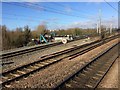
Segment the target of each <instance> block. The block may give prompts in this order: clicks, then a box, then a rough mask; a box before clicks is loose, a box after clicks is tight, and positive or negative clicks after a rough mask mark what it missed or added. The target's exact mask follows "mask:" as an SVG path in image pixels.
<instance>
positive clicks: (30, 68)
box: [1, 36, 116, 87]
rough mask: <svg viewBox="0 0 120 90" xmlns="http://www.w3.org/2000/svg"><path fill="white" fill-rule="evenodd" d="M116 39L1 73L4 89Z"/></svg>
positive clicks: (90, 44)
mask: <svg viewBox="0 0 120 90" xmlns="http://www.w3.org/2000/svg"><path fill="white" fill-rule="evenodd" d="M115 38H116V36H115V37H111V38H107V39H106V40H104V42H103V41H95V42H92V43H89V44H85V45H82V46H76V47H73V48H70V49H67V50H64V51H60V52H57V53H53V54H50V55H46V56H43V57H41V58H40V59H39V60H38V61H36V62H33V63H30V64H27V65H23V66H20V67H17V68H15V69H13V70H10V71H7V72H3V73H1V74H2V81H1V84H2V85H3V86H4V87H7V86H8V85H9V84H10V83H11V82H13V81H15V80H19V79H20V78H22V77H27V76H28V75H30V74H33V73H34V72H36V71H39V70H41V69H43V68H46V67H47V66H50V65H52V64H54V63H57V62H59V61H61V60H63V59H65V58H69V59H71V57H72V58H73V57H74V56H75V57H76V55H81V54H84V53H86V52H88V51H90V50H92V49H94V48H96V47H98V46H100V45H102V44H103V43H106V42H108V41H110V40H112V39H115Z"/></svg>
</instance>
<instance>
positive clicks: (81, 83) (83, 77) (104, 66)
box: [55, 42, 120, 90]
mask: <svg viewBox="0 0 120 90" xmlns="http://www.w3.org/2000/svg"><path fill="white" fill-rule="evenodd" d="M119 45H120V42H119V43H117V44H115V45H113V46H112V47H110V48H109V49H107V50H105V51H104V52H103V53H101V54H100V55H98V56H97V57H95V58H94V59H93V60H92V61H91V62H89V63H87V64H86V65H84V66H83V67H82V68H81V69H80V70H78V71H76V73H74V74H72V75H71V76H69V77H67V78H65V80H64V81H62V82H60V83H58V85H57V86H56V87H55V90H56V89H59V90H60V89H65V88H74V89H75V88H76V89H78V88H94V89H95V88H97V86H98V85H99V83H100V82H101V80H102V79H103V78H104V76H105V75H106V73H107V72H108V71H109V69H110V68H111V66H112V65H113V63H114V62H115V60H116V59H117V58H118V57H119V55H120V54H118V47H119ZM116 51H117V52H116Z"/></svg>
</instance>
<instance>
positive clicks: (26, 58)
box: [2, 38, 98, 72]
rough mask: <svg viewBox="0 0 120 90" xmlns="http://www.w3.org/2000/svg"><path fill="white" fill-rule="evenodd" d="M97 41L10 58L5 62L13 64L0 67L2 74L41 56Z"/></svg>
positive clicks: (83, 41)
mask: <svg viewBox="0 0 120 90" xmlns="http://www.w3.org/2000/svg"><path fill="white" fill-rule="evenodd" d="M97 39H98V38H92V39H90V40H88V41H86V42H85V39H83V40H77V41H73V42H70V43H67V44H66V45H58V46H54V47H49V48H46V49H42V50H39V51H36V52H33V53H31V54H30V55H21V56H19V57H17V58H12V59H11V60H7V61H5V62H14V63H12V64H9V65H4V66H3V67H2V71H3V72H4V71H8V70H11V69H13V68H16V67H18V66H21V65H25V64H28V63H31V62H34V61H37V60H38V59H39V57H41V56H44V55H47V54H51V53H54V52H58V51H61V50H65V49H68V48H70V47H73V45H82V44H85V43H89V42H92V41H95V40H97Z"/></svg>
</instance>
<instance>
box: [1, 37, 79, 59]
mask: <svg viewBox="0 0 120 90" xmlns="http://www.w3.org/2000/svg"><path fill="white" fill-rule="evenodd" d="M75 40H80V39H75ZM75 40H71V41H68V43H69V42H72V41H75ZM61 44H62V42H56V43H50V44H46V45H37V46H31V47H27V48H21V49H18V50H15V51H10V52H6V53H4V52H2V53H0V59H1V60H4V59H8V58H12V57H16V56H17V57H18V56H20V55H23V54H29V53H31V52H32V53H33V52H35V51H39V50H42V49H45V48H48V47H53V46H57V45H61Z"/></svg>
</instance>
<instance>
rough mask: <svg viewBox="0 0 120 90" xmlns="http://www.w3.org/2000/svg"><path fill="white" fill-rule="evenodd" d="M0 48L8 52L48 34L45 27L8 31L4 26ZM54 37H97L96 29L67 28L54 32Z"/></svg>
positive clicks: (2, 27) (48, 31)
mask: <svg viewBox="0 0 120 90" xmlns="http://www.w3.org/2000/svg"><path fill="white" fill-rule="evenodd" d="M0 28H1V29H0V33H1V35H2V36H1V37H0V41H1V42H0V44H1V45H2V46H1V47H0V48H1V49H2V50H8V49H13V48H19V47H23V46H27V45H28V44H29V42H31V40H32V38H34V39H38V38H39V35H40V34H44V33H50V30H48V29H47V27H46V25H39V26H38V27H37V28H36V29H35V30H31V29H30V27H29V26H25V27H23V28H21V27H20V28H16V29H15V30H9V29H8V28H7V26H6V25H2V26H0ZM54 32H55V33H56V35H73V36H81V35H91V36H95V35H97V33H96V29H80V28H69V29H67V30H65V29H59V30H55V31H54Z"/></svg>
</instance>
